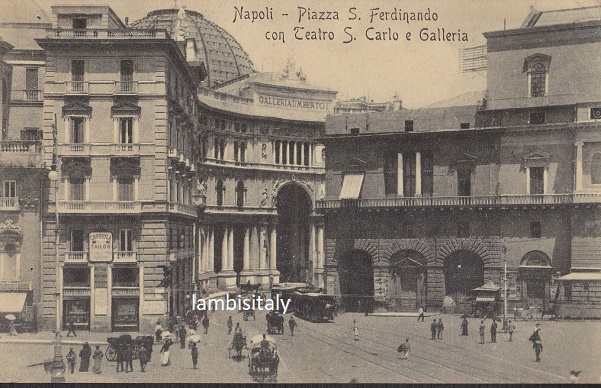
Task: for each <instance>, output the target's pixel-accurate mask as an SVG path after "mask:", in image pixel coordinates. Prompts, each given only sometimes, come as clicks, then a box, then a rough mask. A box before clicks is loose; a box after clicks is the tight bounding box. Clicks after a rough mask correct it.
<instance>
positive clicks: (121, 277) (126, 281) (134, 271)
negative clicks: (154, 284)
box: [113, 268, 138, 287]
mask: <svg viewBox="0 0 601 388" xmlns="http://www.w3.org/2000/svg"><path fill="white" fill-rule="evenodd" d="M113 287H138V268H113Z"/></svg>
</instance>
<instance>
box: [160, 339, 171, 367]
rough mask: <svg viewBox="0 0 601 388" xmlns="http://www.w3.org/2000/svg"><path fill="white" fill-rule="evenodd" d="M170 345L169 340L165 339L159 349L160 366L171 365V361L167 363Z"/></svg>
mask: <svg viewBox="0 0 601 388" xmlns="http://www.w3.org/2000/svg"><path fill="white" fill-rule="evenodd" d="M171 344H172V342H171V340H170V339H169V338H165V342H164V343H163V347H162V348H161V353H162V355H161V365H163V366H169V365H171V361H169V346H171Z"/></svg>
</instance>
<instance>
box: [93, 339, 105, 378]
mask: <svg viewBox="0 0 601 388" xmlns="http://www.w3.org/2000/svg"><path fill="white" fill-rule="evenodd" d="M103 356H104V354H102V350H100V345H96V350H94V354H93V355H92V358H93V359H94V366H93V367H92V371H93V372H94V373H95V374H97V375H99V374H100V372H101V369H102V357H103Z"/></svg>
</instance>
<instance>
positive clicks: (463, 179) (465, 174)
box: [457, 168, 472, 197]
mask: <svg viewBox="0 0 601 388" xmlns="http://www.w3.org/2000/svg"><path fill="white" fill-rule="evenodd" d="M457 195H458V196H460V197H469V196H471V195H472V170H470V169H467V168H461V169H459V170H457Z"/></svg>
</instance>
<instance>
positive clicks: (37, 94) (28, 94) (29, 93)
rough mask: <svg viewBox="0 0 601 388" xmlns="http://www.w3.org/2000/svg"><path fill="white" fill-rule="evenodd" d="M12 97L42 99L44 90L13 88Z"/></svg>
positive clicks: (21, 99) (17, 98)
mask: <svg viewBox="0 0 601 388" xmlns="http://www.w3.org/2000/svg"><path fill="white" fill-rule="evenodd" d="M12 93H13V95H12V99H13V100H20V101H42V91H41V90H37V89H27V90H13V91H12Z"/></svg>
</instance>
